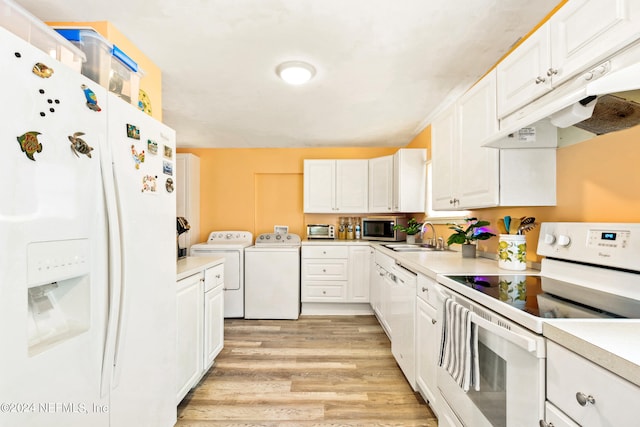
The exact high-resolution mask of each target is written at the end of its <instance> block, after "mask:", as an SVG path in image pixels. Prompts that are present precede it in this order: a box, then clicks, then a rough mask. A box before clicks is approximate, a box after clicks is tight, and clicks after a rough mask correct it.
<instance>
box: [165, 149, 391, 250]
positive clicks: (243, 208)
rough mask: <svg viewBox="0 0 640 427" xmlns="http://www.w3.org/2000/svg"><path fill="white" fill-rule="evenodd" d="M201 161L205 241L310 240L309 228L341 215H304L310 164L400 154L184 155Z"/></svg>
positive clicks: (243, 152)
mask: <svg viewBox="0 0 640 427" xmlns="http://www.w3.org/2000/svg"><path fill="white" fill-rule="evenodd" d="M177 151H178V152H179V153H193V154H195V155H196V156H198V157H199V158H200V230H201V231H200V240H201V241H204V240H205V239H206V238H207V236H208V234H209V232H211V231H213V230H248V231H251V232H252V233H254V235H255V234H260V233H268V232H273V226H274V225H288V226H289V231H290V232H292V233H296V234H300V235H301V236H302V237H304V236H306V229H305V226H306V224H307V223H314V222H321V223H330V224H336V223H337V220H338V215H320V214H315V215H305V214H304V213H303V205H302V203H303V185H302V183H303V180H302V177H303V160H304V159H354V158H360V159H368V158H373V157H378V156H385V155H388V154H392V153H394V152H395V151H397V148H393V147H378V148H278V149H275V148H274V149H268V148H261V149H240V148H228V149H227V148H225V149H222V148H219V149H218V148H209V149H178V150H177Z"/></svg>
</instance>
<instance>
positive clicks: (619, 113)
mask: <svg viewBox="0 0 640 427" xmlns="http://www.w3.org/2000/svg"><path fill="white" fill-rule="evenodd" d="M638 94H640V43H636V44H634V45H633V46H631V47H629V48H627V49H624V50H622V51H620V52H618V53H617V54H615V55H614V56H612V57H611V58H609V59H608V60H606V61H604V62H601V63H600V64H598V65H596V66H594V67H593V68H591V69H589V70H587V71H586V72H583V73H582V74H580V75H578V76H577V77H575V78H573V79H572V80H570V81H568V82H566V83H564V84H562V85H560V86H558V87H557V88H555V89H553V90H551V91H550V92H548V93H547V94H545V95H544V96H542V97H541V98H538V99H537V100H535V101H533V102H532V103H530V104H528V105H526V106H524V107H523V108H521V109H520V110H518V111H516V112H515V113H513V114H511V115H509V116H507V117H505V118H504V119H503V120H501V121H500V128H501V129H500V131H499V132H498V133H497V134H494V135H493V136H491V137H490V138H488V139H487V140H485V141H483V142H482V145H483V146H485V147H493V148H532V147H534V146H538V147H545V146H546V147H549V146H556V145H557V142H556V141H549V142H544V141H541V142H538V144H536V143H534V144H531V139H530V138H529V139H527V138H519V137H518V132H519V131H520V130H521V129H523V128H524V129H529V131H528V132H529V133H530V132H532V130H531V129H533V128H537V127H540V128H541V129H546V131H548V130H549V128H556V129H557V128H566V127H569V126H576V127H579V128H581V129H583V130H586V131H588V132H590V133H592V134H595V135H601V134H604V133H608V132H613V131H617V130H622V129H626V128H629V127H632V126H635V125H638V124H640V96H638Z"/></svg>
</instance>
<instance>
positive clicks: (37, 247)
mask: <svg viewBox="0 0 640 427" xmlns="http://www.w3.org/2000/svg"><path fill="white" fill-rule="evenodd" d="M88 251H89V246H88V240H87V239H77V240H63V241H52V242H37V243H31V244H29V246H28V250H27V254H28V258H27V260H28V261H27V263H28V287H27V289H26V291H27V292H26V293H27V295H26V297H27V300H28V313H27V331H28V347H29V349H28V350H29V356H34V355H36V354H39V353H42V352H43V351H46V350H48V349H50V348H52V347H54V346H57V345H59V344H61V343H62V342H64V341H66V340H68V339H71V338H73V337H75V336H76V335H79V334H81V333H83V332H85V331H87V330H88V329H89V326H90V314H91V298H90V275H89V263H88Z"/></svg>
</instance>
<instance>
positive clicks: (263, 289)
mask: <svg viewBox="0 0 640 427" xmlns="http://www.w3.org/2000/svg"><path fill="white" fill-rule="evenodd" d="M245 288H246V291H245V310H244V317H245V318H247V319H297V318H298V316H299V315H300V236H298V235H297V234H292V233H265V234H261V235H260V236H258V237H257V238H256V244H255V246H251V247H249V248H247V249H245Z"/></svg>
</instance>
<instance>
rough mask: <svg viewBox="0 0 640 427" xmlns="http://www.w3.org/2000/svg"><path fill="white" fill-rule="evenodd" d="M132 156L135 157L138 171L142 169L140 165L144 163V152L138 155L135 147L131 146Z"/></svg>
mask: <svg viewBox="0 0 640 427" xmlns="http://www.w3.org/2000/svg"><path fill="white" fill-rule="evenodd" d="M131 155H132V156H133V161H134V162H135V164H136V169H140V163H144V150H142V152H140V153H138V152H137V151H136V147H135V145H133V144H132V145H131Z"/></svg>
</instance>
